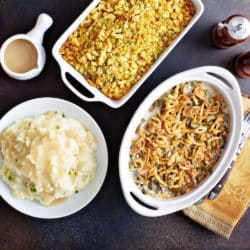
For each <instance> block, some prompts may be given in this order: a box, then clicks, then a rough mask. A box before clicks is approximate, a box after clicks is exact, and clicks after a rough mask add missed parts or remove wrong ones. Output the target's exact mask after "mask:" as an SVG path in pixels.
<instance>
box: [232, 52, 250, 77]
mask: <svg viewBox="0 0 250 250" xmlns="http://www.w3.org/2000/svg"><path fill="white" fill-rule="evenodd" d="M234 70H235V72H236V73H237V74H238V75H239V76H240V77H241V78H250V51H248V52H246V53H242V54H240V55H239V56H237V57H236V59H235V62H234Z"/></svg>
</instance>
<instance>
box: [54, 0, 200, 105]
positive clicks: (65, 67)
mask: <svg viewBox="0 0 250 250" xmlns="http://www.w3.org/2000/svg"><path fill="white" fill-rule="evenodd" d="M99 2H100V0H93V1H92V2H91V4H90V5H89V6H88V7H87V8H86V9H85V10H84V11H83V12H82V14H81V15H80V16H79V17H78V18H77V19H76V20H75V21H74V22H73V23H72V24H71V25H70V26H69V28H68V29H67V30H66V31H65V32H64V33H63V34H62V35H61V37H60V38H59V39H58V40H57V41H56V43H55V45H54V46H53V49H52V54H53V56H54V58H55V59H56V61H57V62H58V64H59V66H60V70H61V77H62V80H63V82H64V83H65V85H66V86H67V87H68V88H69V89H70V90H71V91H72V92H73V93H74V94H75V95H77V96H78V97H79V98H81V99H82V100H84V101H88V102H103V103H105V104H107V105H108V106H110V107H112V108H119V107H121V106H122V105H123V104H125V103H126V102H127V101H128V99H129V98H130V97H132V96H133V94H134V93H135V92H136V90H137V89H138V88H139V87H140V86H141V85H142V84H143V82H144V81H145V80H146V79H147V78H148V77H149V76H150V74H152V72H153V71H154V70H155V69H156V68H157V66H158V65H159V64H160V63H161V62H162V61H163V60H164V59H165V58H166V56H167V55H168V54H169V53H170V52H171V50H172V49H173V48H174V47H175V46H176V45H177V43H178V42H179V41H180V40H181V39H182V38H183V37H184V35H185V34H186V33H187V32H188V31H189V30H190V28H191V27H192V26H193V25H194V24H195V23H196V22H197V20H198V19H199V18H200V16H201V15H202V13H203V11H204V6H203V3H202V2H201V0H193V1H192V2H193V4H194V6H195V9H196V12H195V14H194V16H193V18H192V19H191V21H190V22H189V24H188V25H187V26H186V27H185V28H184V29H183V31H182V32H181V33H180V34H179V36H178V37H177V38H176V39H175V40H174V41H173V42H172V43H171V45H169V46H168V48H167V49H166V50H165V51H164V52H163V53H162V54H161V56H160V57H159V58H158V59H157V60H156V61H155V63H154V64H153V65H152V66H151V67H150V69H149V70H148V71H147V72H146V73H145V74H144V75H143V77H142V78H141V79H140V80H139V81H138V82H137V83H136V84H135V85H134V86H133V87H132V88H131V89H130V91H129V92H128V93H127V94H126V95H125V96H124V97H123V98H121V99H120V100H112V99H110V98H108V97H107V96H105V95H104V94H103V93H102V92H100V91H99V90H98V89H96V88H95V87H93V86H91V85H90V84H89V83H88V82H87V80H86V79H85V78H84V77H83V76H82V75H81V74H80V73H78V72H77V71H76V70H75V69H74V68H73V67H72V66H71V65H70V64H69V63H67V62H66V61H65V60H64V59H63V58H62V56H61V54H60V52H59V50H60V48H61V47H62V45H63V44H64V42H65V41H66V40H67V38H68V36H69V35H70V34H72V33H73V32H74V31H75V30H76V29H77V28H78V26H79V25H80V23H81V22H82V21H83V20H84V19H85V18H86V17H87V15H88V14H89V13H90V12H91V10H92V9H93V8H95V7H96V6H97V4H98V3H99ZM66 73H68V74H70V75H71V76H72V77H74V78H75V79H76V80H77V81H78V82H79V83H81V84H82V86H83V87H84V88H86V89H87V90H88V91H89V92H91V94H92V95H93V97H87V96H85V95H84V94H83V93H81V92H80V91H78V90H77V89H76V88H75V87H74V86H73V85H72V84H71V83H70V81H69V80H68V79H67V78H66Z"/></svg>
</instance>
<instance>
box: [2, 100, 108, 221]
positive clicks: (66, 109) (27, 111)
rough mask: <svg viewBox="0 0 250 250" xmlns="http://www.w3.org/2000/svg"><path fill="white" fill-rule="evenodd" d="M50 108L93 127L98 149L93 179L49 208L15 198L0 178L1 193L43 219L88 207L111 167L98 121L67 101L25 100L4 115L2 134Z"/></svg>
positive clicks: (14, 205) (7, 200) (12, 203)
mask: <svg viewBox="0 0 250 250" xmlns="http://www.w3.org/2000/svg"><path fill="white" fill-rule="evenodd" d="M49 110H56V111H58V112H61V113H64V114H65V116H66V117H70V118H73V119H75V120H77V121H79V122H80V123H81V124H83V125H84V126H86V127H88V128H90V130H91V132H92V133H93V134H94V135H95V137H96V138H97V143H98V144H97V145H98V148H97V152H96V158H97V171H96V176H95V178H94V180H93V181H92V182H91V183H90V184H89V185H87V186H86V187H85V188H83V189H82V190H81V191H79V192H78V193H77V194H74V195H73V196H72V197H70V198H69V199H67V200H65V201H64V202H62V203H59V204H57V205H53V206H48V207H46V206H43V205H41V204H40V203H39V202H37V201H31V200H27V199H18V198H15V197H14V196H13V195H12V193H11V190H10V188H9V186H8V185H7V184H6V183H5V182H4V181H3V180H2V178H1V177H0V196H1V197H2V198H3V199H4V200H5V201H6V202H7V203H8V204H9V205H10V206H12V207H13V208H15V209H16V210H18V211H19V212H21V213H24V214H26V215H29V216H32V217H37V218H43V219H54V218H61V217H65V216H67V215H70V214H73V213H75V212H77V211H78V210H80V209H82V208H83V207H85V206H87V204H88V203H89V202H90V201H91V200H92V199H94V197H95V196H96V194H97V193H98V192H99V190H100V189H101V186H102V184H103V182H104V179H105V176H106V173H107V167H108V151H107V145H106V141H105V138H104V136H103V134H102V131H101V129H100V128H99V126H98V124H97V123H96V122H95V120H94V119H93V118H92V117H91V116H90V115H89V114H88V113H87V112H86V111H84V110H83V109H81V108H80V107H78V106H77V105H75V104H73V103H71V102H68V101H64V100H61V99H57V98H49V97H47V98H46V97H45V98H37V99H32V100H29V101H26V102H23V103H21V104H19V105H17V106H16V107H14V108H13V109H11V110H10V111H9V112H8V113H6V114H5V115H4V116H3V117H2V119H1V120H0V133H1V132H2V131H3V130H4V129H5V128H7V127H9V126H10V125H11V124H13V123H14V122H15V121H17V120H20V119H23V118H27V117H31V116H34V115H39V114H42V113H44V112H46V111H49ZM2 164H3V162H2V158H1V154H0V167H2Z"/></svg>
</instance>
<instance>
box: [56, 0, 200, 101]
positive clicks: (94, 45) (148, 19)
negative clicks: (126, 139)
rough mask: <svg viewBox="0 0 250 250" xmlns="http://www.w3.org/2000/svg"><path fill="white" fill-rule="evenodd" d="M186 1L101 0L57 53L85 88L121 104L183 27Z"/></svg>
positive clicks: (190, 9)
mask: <svg viewBox="0 0 250 250" xmlns="http://www.w3.org/2000/svg"><path fill="white" fill-rule="evenodd" d="M194 13H195V8H194V6H193V3H192V1H191V0H101V1H100V3H99V4H98V5H97V7H96V8H94V9H93V10H92V11H91V12H90V14H89V15H88V16H87V18H86V19H85V20H84V21H83V22H82V23H81V24H80V26H79V27H78V28H77V30H75V31H74V32H73V33H72V34H71V35H70V36H69V37H68V39H67V41H66V42H65V43H64V44H63V46H62V47H61V49H60V53H61V55H62V56H63V58H64V60H66V61H67V62H68V63H69V64H71V65H72V66H73V67H74V68H75V69H76V70H77V71H78V72H79V73H80V74H82V75H83V76H84V78H85V79H86V80H87V81H88V83H89V84H91V85H92V86H94V87H96V88H97V89H99V90H100V91H101V92H102V93H103V94H105V95H106V96H107V97H109V98H111V99H116V100H118V99H121V98H122V97H123V96H124V95H125V94H127V92H128V91H129V90H130V89H131V87H132V86H133V85H134V84H135V83H136V82H138V81H139V80H140V79H141V77H142V76H143V75H144V74H145V73H146V71H147V70H148V69H149V68H150V67H151V66H152V64H153V63H154V62H155V61H156V59H158V57H159V56H160V55H161V54H162V52H163V51H164V50H165V49H166V48H167V47H168V46H169V45H170V44H171V43H172V42H173V40H174V39H175V38H176V37H177V36H178V34H179V33H180V32H181V31H182V30H183V29H184V28H185V27H186V26H187V24H188V23H189V21H190V20H191V18H192V16H193V15H194Z"/></svg>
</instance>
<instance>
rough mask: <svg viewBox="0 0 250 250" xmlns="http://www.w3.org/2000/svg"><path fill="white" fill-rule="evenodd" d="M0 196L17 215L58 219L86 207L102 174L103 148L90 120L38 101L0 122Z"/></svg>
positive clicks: (66, 106) (56, 103) (67, 106)
mask: <svg viewBox="0 0 250 250" xmlns="http://www.w3.org/2000/svg"><path fill="white" fill-rule="evenodd" d="M0 150H1V157H0V195H1V196H2V198H3V199H4V200H5V201H6V202H7V203H9V204H10V205H11V206H12V207H14V208H15V209H17V210H18V211H20V212H22V213H24V214H27V215H30V216H33V217H39V218H59V217H64V216H67V215H69V214H72V213H74V212H76V211H78V210H80V209H81V208H83V207H84V206H86V205H87V204H88V203H89V202H90V201H91V200H92V199H93V198H94V197H95V195H96V194H97V193H98V191H99V190H100V188H101V186H102V183H103V181H104V179H105V176H106V171H107V162H108V154H107V146H106V142H105V139H104V136H103V134H102V132H101V130H100V128H99V126H98V125H97V124H96V122H95V121H94V119H93V118H92V117H91V116H90V115H88V114H87V113H86V112H85V111H84V110H82V109H81V108H80V107H78V106H76V105H75V104H73V103H70V102H67V101H64V100H60V99H56V98H38V99H33V100H30V101H27V102H24V103H22V104H20V105H18V106H16V107H15V108H13V109H12V110H10V111H9V112H8V113H7V114H6V115H5V116H4V117H3V118H2V120H1V121H0Z"/></svg>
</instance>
